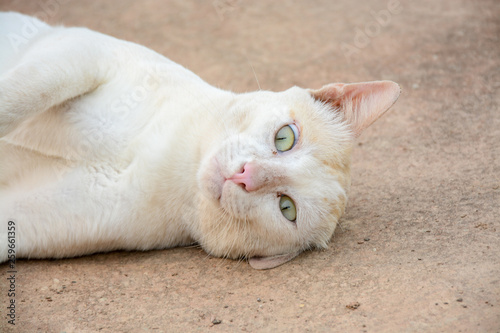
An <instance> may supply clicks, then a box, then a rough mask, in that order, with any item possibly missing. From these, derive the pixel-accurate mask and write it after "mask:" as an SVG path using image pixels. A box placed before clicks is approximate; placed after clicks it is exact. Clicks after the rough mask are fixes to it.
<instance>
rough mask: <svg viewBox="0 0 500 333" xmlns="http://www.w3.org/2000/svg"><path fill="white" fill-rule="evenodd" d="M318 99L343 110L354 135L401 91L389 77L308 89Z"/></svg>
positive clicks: (375, 117) (375, 118) (395, 98)
mask: <svg viewBox="0 0 500 333" xmlns="http://www.w3.org/2000/svg"><path fill="white" fill-rule="evenodd" d="M309 92H310V93H311V95H312V96H313V97H314V98H315V99H316V100H319V101H322V102H324V103H327V104H329V105H330V106H332V107H333V108H335V109H338V110H339V111H341V112H342V113H343V116H344V119H345V120H346V121H347V123H349V124H350V125H351V128H352V130H353V132H354V134H355V135H356V137H358V136H359V135H360V134H361V132H363V131H364V130H365V129H366V128H367V127H368V126H370V125H371V124H372V123H373V122H374V121H375V120H377V119H378V118H379V117H380V116H382V115H383V114H384V113H385V112H386V111H387V110H389V108H390V107H391V106H392V105H393V104H394V103H395V102H396V100H397V99H398V97H399V94H400V93H401V88H400V87H399V85H398V84H397V83H395V82H392V81H373V82H361V83H350V84H346V83H332V84H328V85H326V86H323V87H322V88H321V89H318V90H309Z"/></svg>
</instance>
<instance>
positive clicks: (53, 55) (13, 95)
mask: <svg viewBox="0 0 500 333" xmlns="http://www.w3.org/2000/svg"><path fill="white" fill-rule="evenodd" d="M94 34H95V33H92V32H90V31H88V30H86V29H78V28H74V29H65V28H54V29H52V31H51V32H50V33H48V34H47V35H46V36H44V37H43V38H42V39H40V40H38V41H36V42H34V45H32V46H31V47H30V48H29V49H27V51H26V52H25V53H24V54H22V55H21V57H20V58H21V60H20V61H18V62H17V63H15V64H14V65H13V66H12V68H9V69H8V70H6V71H4V72H3V74H1V76H0V137H3V136H5V135H7V134H8V133H9V132H11V131H12V130H13V129H15V128H16V127H17V125H19V124H20V123H22V122H23V121H24V120H26V119H28V118H29V117H31V116H33V115H36V114H39V113H42V112H45V111H47V110H49V109H50V108H51V107H54V106H56V105H59V104H61V103H63V102H65V101H67V100H69V99H72V98H75V97H78V96H81V95H83V94H86V93H89V92H91V91H93V90H95V89H97V87H99V85H101V84H103V83H104V82H106V78H107V75H108V74H109V72H110V70H109V68H110V67H112V61H108V60H107V59H109V58H107V57H105V56H104V55H103V51H102V47H100V46H99V45H100V43H99V38H98V37H96V36H94Z"/></svg>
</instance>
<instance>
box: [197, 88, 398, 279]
mask: <svg viewBox="0 0 500 333" xmlns="http://www.w3.org/2000/svg"><path fill="white" fill-rule="evenodd" d="M399 94H400V88H399V86H398V85H397V84H396V83H394V82H390V81H376V82H368V83H357V84H342V83H335V84H329V85H326V86H324V87H323V88H321V89H319V90H306V89H301V88H298V87H294V88H291V89H289V90H286V91H284V92H280V93H273V92H265V91H259V92H253V93H247V94H241V95H237V96H236V97H235V99H234V101H233V102H232V103H231V105H230V107H229V109H228V110H227V113H226V114H225V115H224V117H223V118H221V124H222V126H221V128H222V130H221V140H220V142H219V144H218V145H217V146H215V147H211V148H210V149H209V150H208V153H207V155H206V157H205V159H204V160H203V161H202V165H201V168H200V170H199V173H198V182H199V184H200V185H199V186H200V190H201V191H200V192H201V193H203V195H202V198H201V199H200V211H201V215H202V222H201V226H200V228H201V235H202V236H201V239H199V242H200V244H201V246H202V247H203V248H204V249H205V250H206V251H207V252H208V253H210V254H212V255H215V256H221V257H227V258H242V257H244V258H248V259H250V264H251V265H252V266H253V267H254V268H260V269H265V268H272V267H275V266H278V265H280V264H282V263H284V262H286V261H288V260H290V259H292V258H293V257H295V256H296V255H298V254H299V253H300V252H301V251H304V250H306V249H309V248H325V247H326V246H327V244H328V242H329V240H330V238H331V237H332V235H333V232H334V230H335V227H336V225H337V223H338V220H339V218H340V216H341V215H342V214H343V212H344V208H345V205H346V202H347V192H348V190H349V186H350V155H351V148H352V143H353V140H354V139H355V138H356V137H357V136H359V135H360V134H361V132H362V131H363V130H364V129H365V128H367V127H368V126H369V125H370V124H372V123H373V122H374V121H375V120H376V119H377V118H378V117H380V116H381V115H382V114H383V113H384V112H385V111H387V110H388V109H389V108H390V107H391V105H392V104H394V102H395V101H396V100H397V98H398V96H399Z"/></svg>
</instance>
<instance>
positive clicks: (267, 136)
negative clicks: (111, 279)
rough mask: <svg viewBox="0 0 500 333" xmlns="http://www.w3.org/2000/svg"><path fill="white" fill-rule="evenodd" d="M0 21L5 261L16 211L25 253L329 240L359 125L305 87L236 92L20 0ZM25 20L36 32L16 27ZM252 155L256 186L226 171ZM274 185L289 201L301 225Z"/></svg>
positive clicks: (246, 249) (0, 202) (238, 250)
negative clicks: (282, 205)
mask: <svg viewBox="0 0 500 333" xmlns="http://www.w3.org/2000/svg"><path fill="white" fill-rule="evenodd" d="M0 22H2V23H1V24H0V29H1V30H0V35H1V37H2V40H1V42H0V54H1V55H2V61H1V63H0V64H1V65H0V66H1V67H0V155H1V157H2V158H1V160H0V221H1V223H2V227H1V228H2V229H1V230H0V237H1V238H0V262H2V261H5V260H6V259H7V236H6V235H7V234H6V223H7V221H9V220H13V221H15V223H16V252H17V256H18V258H47V257H54V258H59V257H68V256H76V255H84V254H90V253H94V252H98V251H110V250H115V249H125V250H134V249H140V250H148V249H158V248H167V247H173V246H182V245H187V244H191V243H194V242H199V243H200V244H201V246H202V247H203V248H204V249H205V250H206V251H207V252H208V253H211V254H213V255H217V256H227V257H231V258H237V257H242V256H245V257H253V256H275V255H281V254H286V253H296V252H297V251H301V250H304V249H306V248H309V247H314V246H319V247H324V246H326V243H327V241H328V239H329V238H330V237H331V235H332V233H333V230H334V229H335V225H336V223H337V220H338V218H339V216H340V214H342V212H343V209H344V205H345V201H346V197H347V190H348V186H349V154H350V146H351V139H352V135H351V134H350V130H349V128H348V126H347V124H346V123H345V122H343V121H342V116H341V115H340V113H336V112H333V111H332V109H331V108H329V107H328V106H327V105H325V104H323V103H321V102H319V101H316V100H315V99H314V98H313V97H312V96H311V94H310V92H309V91H306V90H304V89H300V88H296V87H295V88H291V89H289V90H287V91H285V92H281V93H271V92H255V93H248V94H241V95H236V94H233V93H231V92H227V91H222V90H220V89H217V88H214V87H212V86H210V85H208V84H207V83H205V82H204V81H202V80H201V79H200V78H199V77H197V76H196V75H194V74H193V73H191V72H190V71H188V70H186V69H185V68H183V67H181V66H180V65H178V64H175V63H173V62H172V61H170V60H168V59H166V58H164V57H163V56H161V55H159V54H157V53H155V52H153V51H151V50H149V49H146V48H144V47H142V46H139V45H136V44H133V43H129V42H125V41H121V40H117V39H115V38H113V37H109V36H105V35H102V34H100V33H97V32H93V31H90V30H87V29H84V28H63V27H56V28H52V27H49V26H47V25H46V24H44V23H42V22H40V21H38V20H36V19H34V18H30V17H27V16H24V15H21V14H16V13H1V14H0ZM27 26H28V27H30V26H33V27H36V28H37V29H38V30H37V31H36V33H32V34H28V36H24V35H26V34H24V35H23V31H28V30H29V29H28V28H26V27H27ZM23 29H24V30H23ZM31 31H34V30H33V29H32V30H31ZM15 35H17V36H18V37H21V39H19V38H16V36H15ZM6 36H10V37H9V38H5V37H6ZM23 38H24V39H23ZM13 41H14V42H15V43H13ZM292 122H296V123H297V124H298V126H299V127H300V129H301V138H300V141H299V143H298V144H297V146H296V147H294V148H293V149H292V150H291V151H289V152H285V153H276V151H275V149H274V135H275V133H276V131H277V130H279V129H280V128H281V127H282V126H284V125H286V124H289V123H292ZM250 161H253V162H255V163H257V164H258V165H259V167H260V170H261V171H262V172H261V176H259V177H265V178H266V179H260V180H259V181H263V182H265V185H264V186H263V187H262V188H260V189H259V190H258V191H254V192H246V191H245V190H244V189H242V188H241V187H240V186H238V185H237V184H234V183H232V182H231V181H225V179H226V178H228V177H231V175H233V174H234V173H236V172H239V171H240V170H241V168H242V165H243V164H244V163H246V162H250ZM279 193H284V194H287V195H289V196H291V197H292V198H293V199H294V200H295V202H296V205H297V210H298V217H297V222H296V223H292V222H290V221H288V220H286V219H285V218H284V217H283V216H282V215H281V212H280V210H279V205H278V202H279V198H278V194H279ZM221 195H222V196H221ZM219 196H221V198H220V200H219V199H218V198H219ZM332 207H333V208H332ZM287 257H290V258H291V256H287Z"/></svg>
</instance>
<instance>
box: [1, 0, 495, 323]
mask: <svg viewBox="0 0 500 333" xmlns="http://www.w3.org/2000/svg"><path fill="white" fill-rule="evenodd" d="M0 10H16V11H21V12H23V13H27V14H38V16H39V17H42V18H43V17H45V18H47V19H48V21H49V22H50V23H64V24H65V25H69V26H73V25H76V26H87V27H89V28H91V29H94V30H98V31H101V32H103V33H106V34H110V35H113V36H115V37H118V38H122V39H126V40H130V41H134V42H137V43H139V44H143V45H145V46H147V47H150V48H152V49H154V50H156V51H157V52H159V53H161V54H164V55H165V56H167V57H169V58H171V59H172V60H174V61H176V62H178V63H180V64H182V65H184V66H185V67H187V68H189V69H191V70H192V71H194V72H195V73H197V74H198V75H200V76H201V77H202V78H203V79H205V80H206V81H208V82H209V83H211V84H213V85H216V86H219V87H222V88H225V89H230V90H234V91H237V92H242V91H250V90H256V89H258V88H259V87H258V84H260V87H261V88H262V89H266V90H276V91H279V90H284V89H286V88H289V87H290V86H292V85H299V86H302V87H310V88H319V87H320V86H321V85H323V84H326V83H329V82H356V81H368V80H379V79H388V80H394V81H396V82H398V83H400V84H401V86H402V88H403V93H402V96H401V97H400V99H399V101H398V102H397V104H396V105H395V106H394V107H393V109H392V111H391V112H389V113H388V114H386V115H385V116H384V117H383V118H382V119H380V120H379V121H378V122H377V123H376V124H375V125H374V126H373V127H372V128H370V129H369V130H367V131H366V132H365V133H364V134H363V136H362V137H361V138H360V139H359V141H358V144H357V147H356V150H355V152H354V155H353V184H352V190H351V195H350V201H349V204H348V209H347V213H346V215H345V216H344V217H343V219H342V226H343V228H342V229H338V230H337V232H336V233H335V236H334V239H333V241H332V244H331V247H330V249H328V250H326V251H322V252H319V251H316V252H307V253H304V254H302V255H301V256H299V257H298V258H297V259H295V260H294V261H293V262H291V263H289V264H286V265H284V266H281V267H279V268H276V269H274V270H269V271H255V270H252V269H251V268H250V266H249V265H248V264H247V263H244V262H242V263H238V262H236V261H228V260H221V259H216V258H209V257H207V255H206V254H205V253H204V252H202V251H201V250H200V249H198V248H189V249H185V248H181V249H171V250H164V251H154V252H146V253H139V252H132V253H126V252H117V253H111V254H100V255H94V256H90V257H84V258H78V259H68V260H54V261H51V260H30V261H27V260H21V261H19V262H18V265H17V269H18V276H17V281H16V289H17V295H16V300H17V307H16V314H17V318H16V327H15V329H16V330H17V331H18V332H97V331H100V332H194V331H200V332H208V331H213V332H236V331H249V332H258V331H264V332H270V331H272V332H289V331H295V332H304V331H311V332H499V331H500V217H499V215H500V208H499V205H500V111H499V102H500V94H499V87H500V39H499V33H500V2H498V1H496V0H479V1H468V0H442V1H431V0H422V1H410V0H399V1H398V0H373V1H362V0H352V1H347V0H342V1H329V0H323V1H322V0H318V1H244V0H240V1H237V0H214V1H212V0H209V1H206V2H204V1H194V0H190V1H185V0H177V1H170V0H169V1H126V0H125V1H124V0H121V1H118V0H115V1H76V0H75V1H70V0H35V1H27V0H26V1H9V0H2V1H1V3H0ZM252 68H253V70H252ZM253 71H255V74H256V77H257V78H258V82H257V80H256V78H255V75H254V72H253ZM1 158H2V159H3V158H8V157H6V156H2V157H1ZM365 239H366V240H365ZM368 239H369V240H368ZM0 278H1V281H2V282H0V286H1V294H0V308H1V309H2V310H1V312H0V313H1V318H0V320H1V322H0V331H2V332H4V331H9V328H10V329H12V327H10V326H11V325H8V324H7V318H6V317H5V311H6V307H7V305H8V304H7V295H6V290H7V280H6V278H7V266H6V265H5V264H4V265H0ZM358 303H359V307H358V306H357V305H358ZM214 319H217V320H220V321H221V323H219V324H216V325H214V324H213V323H212V321H214Z"/></svg>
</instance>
